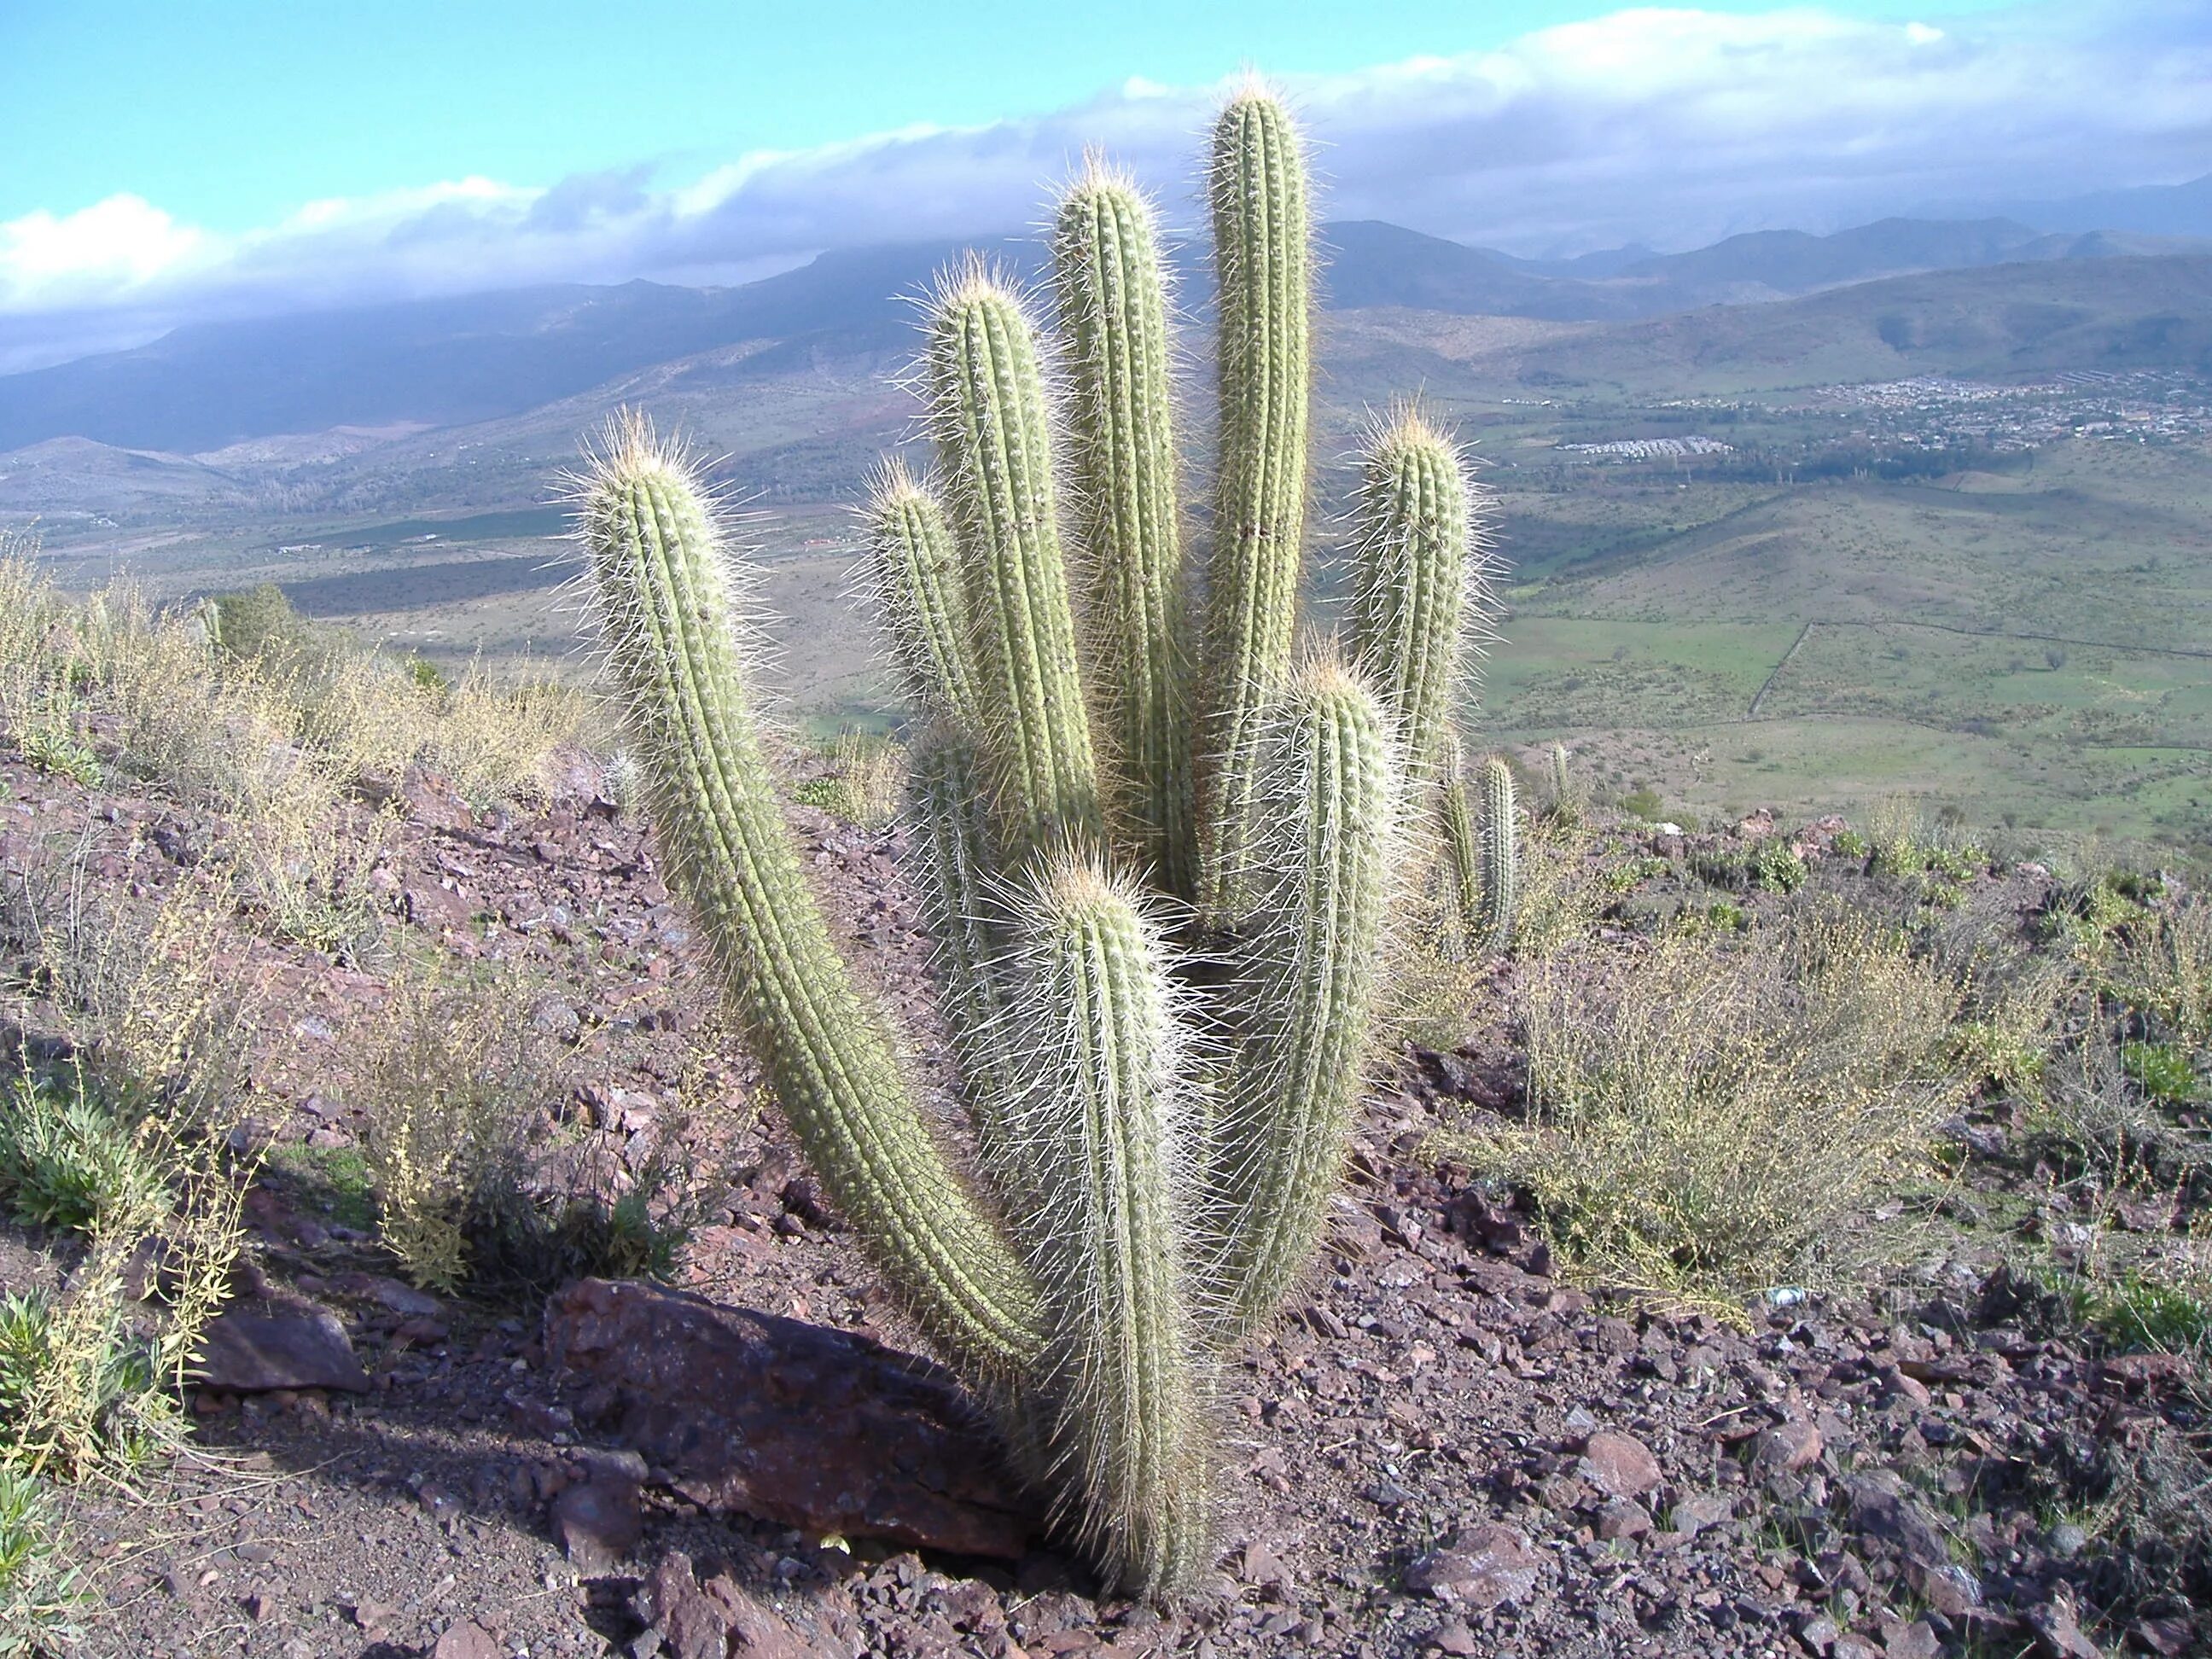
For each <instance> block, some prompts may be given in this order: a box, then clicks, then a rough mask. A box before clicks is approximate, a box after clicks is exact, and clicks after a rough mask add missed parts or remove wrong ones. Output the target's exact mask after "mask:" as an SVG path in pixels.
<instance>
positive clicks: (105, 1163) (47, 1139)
mask: <svg viewBox="0 0 2212 1659" xmlns="http://www.w3.org/2000/svg"><path fill="white" fill-rule="evenodd" d="M0 1199H4V1200H5V1201H6V1203H7V1204H8V1206H9V1208H11V1209H12V1210H13V1211H14V1212H15V1216H16V1218H17V1219H19V1220H21V1221H27V1222H32V1223H34V1224H36V1225H40V1226H42V1227H52V1228H57V1229H62V1230H66V1231H76V1232H83V1231H89V1230H90V1228H91V1227H92V1225H93V1224H94V1222H95V1221H99V1220H100V1219H102V1218H106V1219H108V1220H110V1221H111V1222H116V1223H121V1224H124V1225H131V1224H143V1223H144V1222H146V1221H147V1220H149V1218H153V1217H157V1216H159V1215H161V1214H162V1213H163V1212H166V1211H167V1208H168V1206H169V1201H170V1194H169V1190H168V1188H167V1185H166V1184H165V1182H164V1180H163V1176H162V1173H161V1169H160V1167H159V1166H158V1165H157V1164H156V1163H155V1160H154V1159H153V1158H152V1157H150V1156H149V1153H148V1152H147V1151H146V1150H145V1147H144V1146H143V1143H142V1142H141V1140H140V1139H139V1138H138V1137H137V1136H136V1135H134V1134H133V1133H131V1129H130V1127H128V1126H127V1125H125V1124H124V1123H123V1122H121V1121H119V1120H118V1118H117V1117H116V1116H115V1115H114V1114H113V1113H112V1110H110V1109H109V1108H108V1107H106V1105H105V1104H104V1103H101V1102H100V1101H98V1100H96V1099H94V1097H92V1096H91V1095H89V1094H88V1092H87V1091H86V1090H85V1088H84V1079H83V1077H82V1073H69V1074H66V1075H64V1076H63V1077H60V1078H38V1077H33V1075H31V1074H30V1073H18V1074H17V1076H16V1077H15V1080H14V1083H13V1085H11V1086H10V1088H9V1098H8V1102H7V1104H6V1106H5V1108H4V1109H0Z"/></svg>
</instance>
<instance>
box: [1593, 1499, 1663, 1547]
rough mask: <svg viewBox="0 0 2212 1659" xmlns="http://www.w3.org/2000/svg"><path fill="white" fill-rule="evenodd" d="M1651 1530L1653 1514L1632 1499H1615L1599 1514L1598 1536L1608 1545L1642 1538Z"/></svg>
mask: <svg viewBox="0 0 2212 1659" xmlns="http://www.w3.org/2000/svg"><path fill="white" fill-rule="evenodd" d="M1650 1530H1651V1512H1650V1510H1647V1509H1645V1508H1644V1505H1643V1504H1638V1503H1637V1502H1635V1501H1634V1500H1633V1499H1632V1498H1615V1499H1613V1502H1611V1503H1609V1504H1605V1505H1603V1506H1602V1507H1601V1508H1600V1509H1599V1510H1598V1512H1597V1535H1598V1536H1599V1537H1600V1538H1602V1539H1604V1540H1606V1541H1607V1542H1608V1543H1609V1542H1611V1541H1613V1540H1615V1539H1620V1538H1641V1537H1643V1536H1644V1534H1647V1533H1649V1532H1650Z"/></svg>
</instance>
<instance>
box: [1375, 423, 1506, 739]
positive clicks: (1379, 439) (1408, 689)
mask: <svg viewBox="0 0 2212 1659" xmlns="http://www.w3.org/2000/svg"><path fill="white" fill-rule="evenodd" d="M1471 494H1472V492H1471V491H1470V489H1469V488H1468V478H1467V476H1466V470H1465V464H1464V462H1463V460H1462V457H1461V455H1460V452H1459V448H1458V446H1456V445H1455V444H1454V443H1453V442H1452V441H1451V440H1450V439H1449V438H1447V437H1446V436H1445V435H1443V433H1442V432H1440V431H1438V430H1437V428H1435V427H1434V426H1432V425H1431V424H1430V422H1428V421H1427V420H1425V418H1423V417H1422V416H1421V415H1420V414H1419V413H1418V412H1416V411H1414V410H1404V411H1401V413H1399V414H1398V415H1397V416H1395V417H1394V418H1393V419H1391V420H1390V421H1389V422H1385V423H1383V424H1382V425H1379V426H1378V427H1376V429H1375V430H1374V431H1373V432H1372V433H1371V434H1370V435H1369V438H1368V441H1367V442H1366V444H1365V445H1364V453H1363V455H1362V457H1361V463H1360V476H1359V483H1358V496H1357V506H1356V509H1355V513H1354V522H1355V526H1356V529H1355V536H1356V543H1355V552H1354V556H1353V559H1352V615H1351V641H1350V642H1351V648H1352V659H1353V660H1354V661H1355V662H1357V663H1358V665H1360V667H1361V669H1362V670H1363V671H1364V672H1365V673H1366V674H1367V676H1368V678H1370V680H1371V681H1372V682H1373V683H1374V684H1375V685H1376V689H1377V690H1379V691H1380V692H1381V693H1382V694H1383V699H1384V701H1385V702H1386V703H1387V704H1388V705H1389V708H1390V712H1391V714H1392V716H1393V719H1394V720H1395V724H1396V727H1397V732H1398V739H1399V742H1400V744H1401V746H1402V747H1403V749H1404V750H1405V754H1406V758H1407V763H1408V765H1409V766H1411V767H1412V768H1413V769H1414V771H1415V772H1417V773H1419V774H1421V775H1427V774H1430V773H1431V772H1432V771H1433V770H1434V769H1435V763H1436V761H1437V753H1438V750H1439V747H1440V745H1441V744H1442V743H1443V738H1444V735H1445V732H1446V729H1447V726H1448V724H1449V720H1450V718H1451V712H1452V702H1453V697H1454V694H1455V691H1456V690H1457V689H1458V685H1459V681H1460V675H1461V663H1462V656H1463V654H1464V653H1465V648H1466V646H1467V643H1468V633H1469V631H1470V630H1469V628H1468V623H1469V622H1470V621H1471V620H1472V619H1473V618H1472V613H1474V612H1475V611H1479V609H1480V605H1481V603H1482V594H1481V592H1480V589H1481V588H1482V587H1483V586H1484V583H1483V572H1482V568H1481V565H1480V556H1481V545H1482V544H1481V539H1480V536H1479V534H1478V533H1477V532H1476V529H1475V526H1474V520H1473V519H1472V518H1471V516H1470V513H1469V503H1470V497H1471ZM1470 599H1473V600H1474V603H1472V604H1471V603H1470Z"/></svg>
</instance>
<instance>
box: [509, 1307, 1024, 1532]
mask: <svg viewBox="0 0 2212 1659" xmlns="http://www.w3.org/2000/svg"><path fill="white" fill-rule="evenodd" d="M545 1347H546V1352H547V1353H548V1354H549V1355H550V1356H551V1358H552V1359H553V1361H554V1363H555V1364H556V1366H558V1367H562V1368H565V1369H566V1370H568V1372H570V1373H571V1374H573V1375H574V1376H576V1377H579V1378H581V1379H584V1380H586V1381H588V1382H590V1383H592V1384H594V1385H596V1386H597V1387H598V1388H599V1389H601V1390H603V1391H604V1393H603V1395H602V1398H603V1400H605V1399H607V1398H611V1407H609V1408H608V1409H606V1410H605V1411H604V1412H603V1413H601V1414H600V1415H601V1420H602V1421H603V1422H605V1423H608V1424H611V1425H612V1427H613V1429H614V1432H615V1434H616V1436H617V1437H618V1438H619V1439H620V1440H621V1442H622V1443H623V1444H625V1445H627V1446H630V1447H633V1448H635V1449H636V1450H637V1451H638V1452H639V1453H641V1455H643V1456H644V1458H645V1459H646V1461H647V1462H648V1463H650V1464H652V1465H653V1466H654V1467H655V1468H659V1469H665V1470H666V1471H667V1472H668V1474H669V1478H670V1483H671V1485H672V1486H673V1487H674V1488H675V1490H676V1491H678V1492H680V1493H682V1494H683V1495H684V1497H685V1498H690V1500H691V1501H692V1502H693V1503H696V1504H704V1505H706V1506H708V1508H714V1509H726V1510H742V1511H744V1513H746V1514H749V1515H756V1516H761V1517H762V1518H763V1519H764V1520H769V1521H776V1522H781V1523H783V1524H784V1525H786V1526H791V1527H797V1528H799V1529H800V1530H802V1531H805V1532H809V1533H813V1534H825V1533H837V1534H842V1535H843V1536H845V1537H848V1538H881V1539H886V1540H889V1541H892V1542H895V1543H901V1544H908V1545H915V1546H922V1547H929V1548H933V1549H943V1550H951V1551H953V1552H956V1553H959V1554H963V1555H988V1556H999V1557H1002V1558H1006V1559H1016V1558H1018V1557H1019V1556H1020V1555H1022V1553H1024V1551H1025V1550H1026V1549H1027V1547H1028V1545H1029V1541H1030V1537H1031V1536H1032V1534H1035V1533H1036V1531H1037V1530H1038V1529H1039V1524H1040V1523H1039V1519H1038V1515H1037V1510H1036V1507H1035V1505H1034V1504H1033V1503H1032V1501H1031V1500H1030V1498H1029V1497H1028V1495H1027V1494H1026V1493H1024V1492H1023V1491H1022V1489H1021V1488H1020V1486H1018V1483H1017V1482H1015V1481H1014V1480H1012V1477H1011V1476H1010V1475H1009V1474H1006V1470H1005V1466H1004V1464H1003V1462H1002V1461H1001V1459H1000V1455H999V1453H998V1450H997V1448H996V1445H995V1443H994V1441H993V1440H992V1438H991V1437H990V1435H989V1433H988V1432H987V1430H986V1429H985V1428H984V1426H983V1425H982V1424H981V1422H980V1421H979V1420H978V1419H977V1416H976V1413H975V1407H974V1406H973V1405H972V1404H971V1403H970V1402H969V1399H968V1397H967V1396H966V1395H964V1394H963V1393H962V1392H961V1390H960V1389H959V1387H958V1385H957V1383H955V1382H954V1381H953V1380H952V1379H951V1377H950V1376H948V1375H946V1374H945V1372H944V1371H942V1370H939V1368H938V1367H936V1366H934V1365H933V1364H930V1363H929V1362H928V1361H927V1360H923V1359H918V1358H915V1357H913V1356H911V1355H908V1354H902V1353H899V1352H896V1351H895V1350H893V1349H890V1348H887V1347H884V1346H883V1345H882V1344H881V1343H878V1342H875V1341H872V1340H869V1339H868V1338H866V1337H864V1336H855V1335H852V1334H848V1333H846V1332H843V1331H836V1330H831V1329H828V1328H824V1327H823V1326H819V1325H809V1324H805V1323H803V1322H800V1321H799V1320H795V1319H785V1318H781V1317H779V1316H775V1315H773V1314H764V1313H758V1312H756V1311H754V1310H750V1309H744V1308H724V1307H718V1306H717V1305H715V1304H713V1303H711V1302H708V1301H707V1300H706V1299H705V1298H703V1297H697V1296H692V1295H688V1294H686V1293H684V1292H683V1291H671V1290H666V1289H664V1288H662V1287H659V1286H658V1285H640V1284H634V1283H628V1282H616V1281H612V1280H608V1279H582V1280H580V1281H578V1282H577V1283H575V1284H574V1285H569V1286H568V1288H567V1289H566V1290H564V1291H562V1292H561V1293H560V1294H559V1295H558V1296H556V1297H554V1298H553V1300H552V1302H551V1303H550V1304H549V1305H548V1306H547V1308H546V1310H545Z"/></svg>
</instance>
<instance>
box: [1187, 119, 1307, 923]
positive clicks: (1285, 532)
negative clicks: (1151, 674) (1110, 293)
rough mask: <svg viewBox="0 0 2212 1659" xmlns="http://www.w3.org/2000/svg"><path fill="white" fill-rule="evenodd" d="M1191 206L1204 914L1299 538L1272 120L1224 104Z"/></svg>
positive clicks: (1283, 226) (1291, 202) (1303, 401)
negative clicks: (1200, 430) (1206, 457)
mask: <svg viewBox="0 0 2212 1659" xmlns="http://www.w3.org/2000/svg"><path fill="white" fill-rule="evenodd" d="M1207 194H1208V196H1209V197H1210V198H1211V200H1212V210H1213V266H1214V277H1215V282H1216V284H1217V286H1218V290H1219V304H1220V342H1219V348H1218V350H1219V357H1220V362H1219V363H1218V375H1219V386H1220V444H1221V459H1220V476H1219V481H1218V488H1217V489H1216V491H1215V495H1214V507H1213V547H1212V563H1211V566H1210V568H1209V571H1208V580H1209V592H1208V601H1207V602H1208V607H1209V609H1208V615H1207V618H1206V631H1207V640H1206V694H1207V696H1209V698H1210V699H1211V700H1212V705H1213V706H1212V710H1211V714H1212V720H1213V726H1212V729H1211V731H1210V732H1208V733H1207V740H1208V742H1209V744H1210V753H1209V767H1210V778H1209V782H1208V786H1207V789H1208V794H1207V810H1206V866H1207V871H1206V883H1207V890H1206V905H1205V908H1206V911H1207V913H1208V915H1210V916H1211V917H1212V919H1213V920H1214V921H1217V922H1220V921H1233V920H1234V919H1235V918H1236V915H1237V912H1238V910H1239V909H1240V908H1241V907H1242V904H1243V898H1242V896H1241V893H1242V889H1243V884H1244V883H1245V879H1246V874H1247V865H1248V854H1249V844H1250V841H1251V836H1252V829H1253V818H1254V815H1255V811H1256V810H1257V799H1256V797H1257V791H1258V787H1259V781H1258V777H1257V775H1256V773H1255V764H1254V763H1255V749H1256V746H1257V741H1256V740H1257V737H1258V732H1259V726H1260V720H1261V713H1262V711H1263V710H1264V709H1265V708H1266V707H1267V703H1268V702H1269V701H1270V700H1272V699H1273V696H1275V694H1276V692H1277V691H1278V690H1279V689H1280V687H1281V684H1282V683H1283V679H1284V677H1285V675H1286V674H1287V673H1288V671H1289V669H1290V661H1291V636H1292V634H1293V632H1294V630H1295V629H1296V626H1297V588H1298V571H1299V563H1300V548H1301V544H1303V542H1304V535H1305V511H1306V420H1307V406H1308V403H1309V401H1310V386H1309V381H1310V365H1309V362H1308V358H1309V356H1310V349H1311V347H1310V335H1311V332H1312V319H1311V310H1312V303H1313V301H1312V285H1313V273H1312V253H1311V245H1312V234H1311V227H1310V224H1309V222H1308V218H1307V206H1306V166H1305V155H1304V147H1303V145H1302V143H1301V142H1300V139H1299V137H1298V134H1297V129H1296V128H1295V127H1294V126H1293V125H1291V118H1290V115H1289V113H1288V112H1286V111H1285V109H1284V108H1283V106H1282V105H1281V104H1280V103H1279V102H1278V101H1277V100H1275V99H1273V98H1272V97H1270V96H1269V95H1267V94H1266V93H1264V92H1262V91H1260V90H1258V89H1256V88H1251V89H1247V90H1246V91H1244V92H1242V93H1240V94H1237V97H1235V98H1234V99H1232V100H1231V102H1230V105H1229V107H1228V108H1227V109H1226V110H1225V111H1224V112H1222V116H1221V118H1220V120H1219V122H1218V123H1217V125H1215V128H1214V138H1213V156H1212V167H1211V170H1210V173H1209V177H1208V179H1207Z"/></svg>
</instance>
